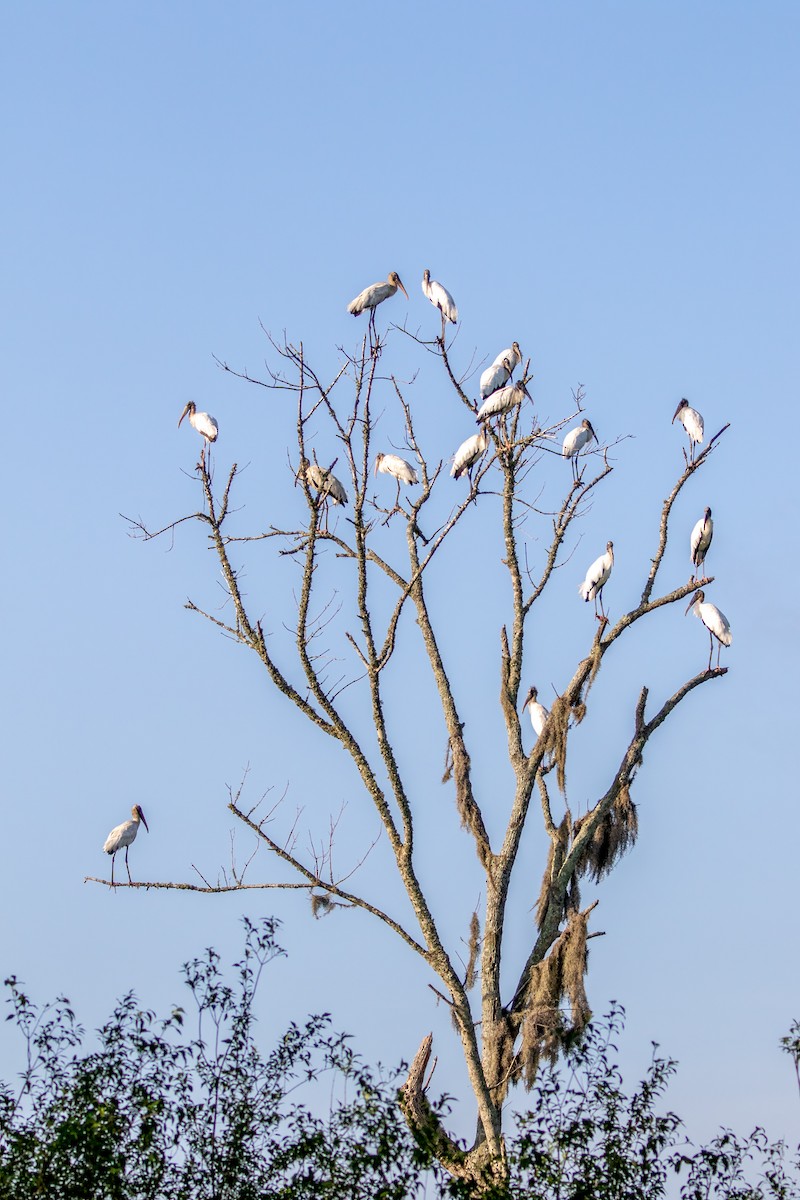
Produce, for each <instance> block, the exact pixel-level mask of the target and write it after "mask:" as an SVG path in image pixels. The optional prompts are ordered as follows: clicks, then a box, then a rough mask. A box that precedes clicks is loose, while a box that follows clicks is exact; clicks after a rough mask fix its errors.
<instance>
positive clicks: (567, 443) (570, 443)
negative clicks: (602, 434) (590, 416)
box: [561, 420, 597, 483]
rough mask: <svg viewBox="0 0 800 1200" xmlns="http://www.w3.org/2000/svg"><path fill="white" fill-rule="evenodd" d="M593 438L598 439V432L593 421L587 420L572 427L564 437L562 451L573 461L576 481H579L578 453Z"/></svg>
mask: <svg viewBox="0 0 800 1200" xmlns="http://www.w3.org/2000/svg"><path fill="white" fill-rule="evenodd" d="M592 438H594V440H595V441H597V434H596V433H595V431H594V430H593V429H592V425H591V422H590V421H587V420H583V421H581V423H580V425H576V427H575V428H574V429H570V431H569V433H568V434H567V436H566V437H565V438H564V445H563V446H562V447H561V453H562V455H563V456H564V458H568V459H570V461H571V462H572V478H573V479H574V480H575V482H576V483H577V482H578V455H579V454H580V452H581V450H582V449H583V447H584V446H588V444H589V442H590V441H591V440H592Z"/></svg>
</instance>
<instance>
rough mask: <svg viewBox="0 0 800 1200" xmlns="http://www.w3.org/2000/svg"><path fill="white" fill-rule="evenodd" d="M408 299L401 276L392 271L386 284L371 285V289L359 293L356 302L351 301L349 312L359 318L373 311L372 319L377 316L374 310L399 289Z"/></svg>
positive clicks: (367, 288) (348, 307)
mask: <svg viewBox="0 0 800 1200" xmlns="http://www.w3.org/2000/svg"><path fill="white" fill-rule="evenodd" d="M398 288H400V291H401V292H402V293H403V295H404V296H405V297H406V299H408V292H407V291H406V289H405V288H404V287H403V284H402V281H401V279H400V276H399V275H398V274H397V271H390V272H389V278H388V279H387V280H386V281H385V282H379V283H371V284H370V285H369V287H366V288H364V290H363V292H359V293H358V295H357V296H356V298H355V300H351V301H350V303H349V304H348V306H347V311H348V312H349V313H352V314H353V316H354V317H357V316H358V315H359V314H360V313H362V312H366V311H367V309H372V310H373V311H372V312H371V313H370V319H372V317H373V316H374V315H375V313H374V310H375V309H376V308H377V306H378V305H379V304H382V303H383V301H384V300H388V299H389V297H390V296H393V295H394V294H395V292H396V291H397V289H398Z"/></svg>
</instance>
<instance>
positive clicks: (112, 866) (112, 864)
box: [111, 850, 117, 887]
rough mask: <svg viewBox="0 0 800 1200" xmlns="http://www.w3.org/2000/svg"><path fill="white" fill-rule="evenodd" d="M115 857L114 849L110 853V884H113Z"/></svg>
mask: <svg viewBox="0 0 800 1200" xmlns="http://www.w3.org/2000/svg"><path fill="white" fill-rule="evenodd" d="M116 857H117V852H116V850H115V851H114V853H113V854H112V855H111V886H112V887H113V886H114V859H115V858H116Z"/></svg>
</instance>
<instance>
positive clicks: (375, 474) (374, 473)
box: [372, 458, 380, 479]
mask: <svg viewBox="0 0 800 1200" xmlns="http://www.w3.org/2000/svg"><path fill="white" fill-rule="evenodd" d="M379 462H380V459H377V458H376V459H375V466H374V467H373V468H372V474H373V475H374V476H375V478H376V479H377V478H378V463H379Z"/></svg>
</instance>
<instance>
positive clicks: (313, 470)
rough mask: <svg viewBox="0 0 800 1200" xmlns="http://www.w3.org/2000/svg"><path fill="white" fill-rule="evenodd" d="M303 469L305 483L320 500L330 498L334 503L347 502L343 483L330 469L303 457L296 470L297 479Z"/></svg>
mask: <svg viewBox="0 0 800 1200" xmlns="http://www.w3.org/2000/svg"><path fill="white" fill-rule="evenodd" d="M304 469H305V476H306V483H307V484H308V486H309V487H311V488H314V490H315V491H316V492H317V493H318V494H319V498H320V500H321V501H323V502H325V501H328V500H331V501H332V502H333V503H334V504H347V492H346V491H345V490H344V484H342V483H341V482H340V481H339V480H338V479H337V478H336V476H335V475H334V474H333V472H332V471H329V470H326V468H325V467H321V466H319V464H318V463H310V462H309V461H308V459H307V458H304V459H303V460H302V462H301V463H300V470H299V471H298V472H297V478H298V479H299V478H300V476H301V474H302V473H303V470H304Z"/></svg>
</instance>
